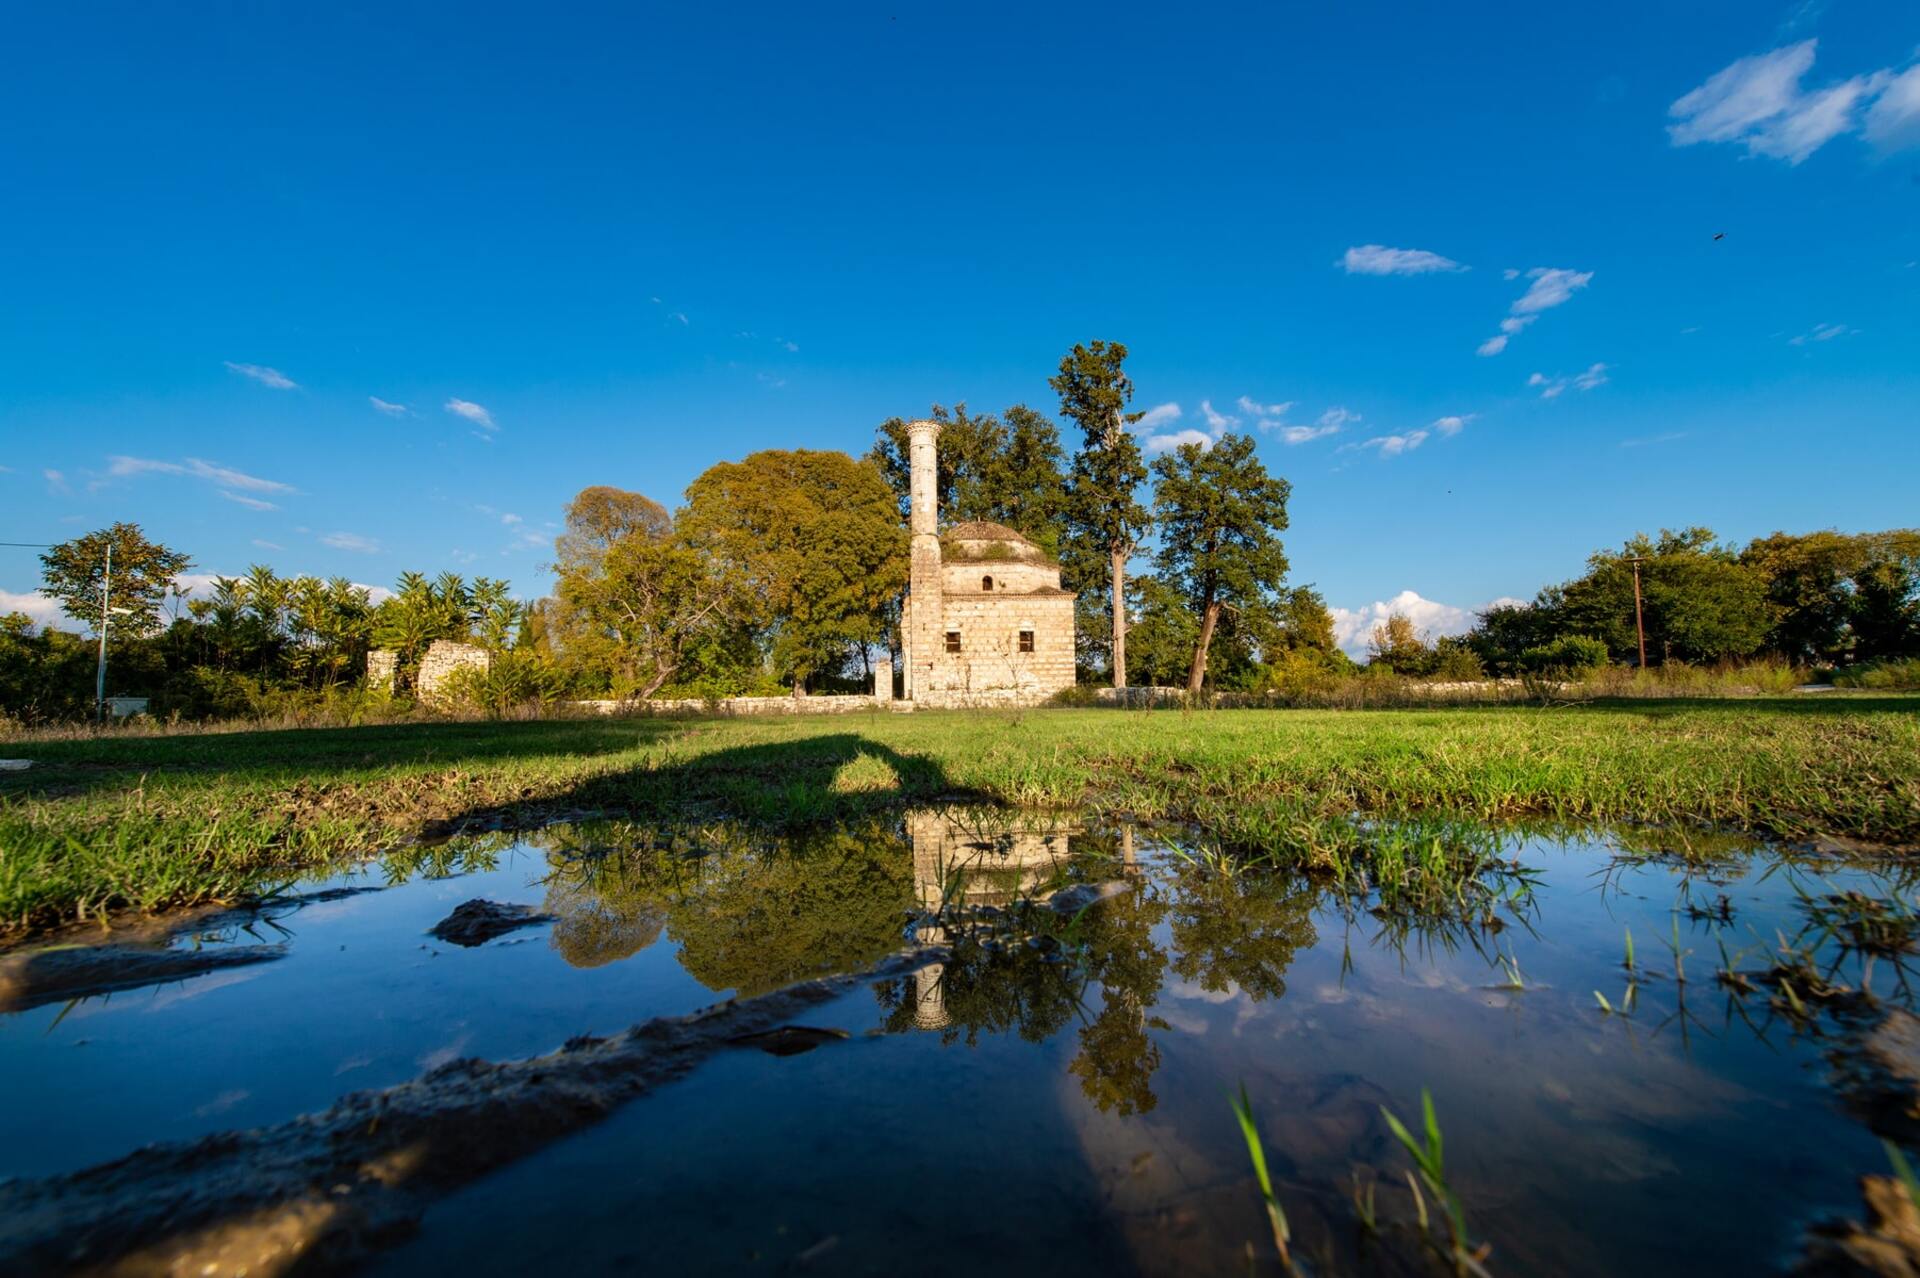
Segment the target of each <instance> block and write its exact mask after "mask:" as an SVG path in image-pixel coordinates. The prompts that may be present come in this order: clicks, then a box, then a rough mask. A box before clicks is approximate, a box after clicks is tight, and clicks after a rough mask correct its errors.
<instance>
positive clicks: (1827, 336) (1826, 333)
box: [1787, 324, 1860, 346]
mask: <svg viewBox="0 0 1920 1278" xmlns="http://www.w3.org/2000/svg"><path fill="white" fill-rule="evenodd" d="M1859 331H1860V330H1859V329H1857V328H1848V327H1847V326H1846V325H1845V324H1815V325H1814V326H1813V327H1812V328H1811V329H1810V330H1808V331H1807V332H1804V333H1802V334H1800V336H1798V337H1789V338H1788V339H1787V345H1789V346H1805V345H1806V344H1807V343H1808V342H1831V341H1832V340H1833V339H1834V338H1836V337H1850V336H1852V335H1853V334H1855V333H1857V332H1859Z"/></svg>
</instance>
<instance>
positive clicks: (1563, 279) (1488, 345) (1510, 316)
mask: <svg viewBox="0 0 1920 1278" xmlns="http://www.w3.org/2000/svg"><path fill="white" fill-rule="evenodd" d="M1518 274H1519V272H1517V271H1514V272H1509V273H1508V275H1507V278H1509V279H1512V278H1514V277H1516V276H1517V275H1518ZM1527 280H1528V284H1527V291H1526V292H1524V293H1522V294H1521V295H1520V296H1519V298H1517V299H1516V300H1515V301H1514V303H1513V305H1512V306H1511V307H1509V308H1508V313H1507V317H1506V318H1505V319H1503V320H1501V321H1500V331H1499V332H1498V333H1497V334H1495V335H1494V336H1492V337H1489V338H1488V339H1487V340H1486V341H1484V342H1482V343H1480V345H1479V346H1477V347H1475V348H1474V354H1476V355H1498V354H1499V353H1500V352H1501V351H1504V350H1505V349H1507V342H1508V341H1509V340H1511V339H1512V338H1513V337H1514V336H1515V335H1516V334H1518V333H1519V332H1520V331H1521V330H1522V329H1524V328H1526V326H1527V325H1529V324H1531V323H1533V322H1534V321H1535V320H1537V319H1539V318H1540V312H1541V311H1550V310H1552V309H1553V308H1554V307H1556V306H1560V305H1563V304H1564V303H1566V302H1567V301H1568V300H1569V299H1570V298H1572V297H1573V295H1574V294H1575V293H1577V292H1579V291H1580V290H1581V289H1583V288H1585V287H1586V286H1587V285H1588V284H1589V283H1591V282H1592V280H1593V272H1592V271H1570V270H1567V269H1565V268H1564V267H1558V266H1536V267H1534V268H1533V269H1532V270H1531V271H1528V272H1527Z"/></svg>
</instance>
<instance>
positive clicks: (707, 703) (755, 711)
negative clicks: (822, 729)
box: [567, 693, 899, 718]
mask: <svg viewBox="0 0 1920 1278" xmlns="http://www.w3.org/2000/svg"><path fill="white" fill-rule="evenodd" d="M567 704H568V705H571V706H573V707H575V708H576V709H579V710H584V711H586V712H587V713H589V714H631V715H656V714H662V715H681V714H710V715H719V716H721V717H723V718H734V717H743V716H750V715H772V714H856V713H858V712H860V711H862V710H873V711H881V710H885V709H888V708H889V705H890V704H899V703H891V702H882V701H879V700H877V699H876V698H874V697H871V696H865V695H862V694H858V693H855V694H852V695H848V696H826V697H713V698H705V697H688V698H686V699H684V700H661V699H657V698H655V699H649V700H646V701H641V700H638V699H630V700H626V701H614V700H606V701H570V702H568V703H567Z"/></svg>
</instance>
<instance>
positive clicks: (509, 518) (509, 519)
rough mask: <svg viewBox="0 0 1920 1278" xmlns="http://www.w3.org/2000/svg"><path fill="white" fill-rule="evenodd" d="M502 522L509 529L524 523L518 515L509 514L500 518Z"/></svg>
mask: <svg viewBox="0 0 1920 1278" xmlns="http://www.w3.org/2000/svg"><path fill="white" fill-rule="evenodd" d="M500 522H501V523H503V524H505V525H506V526H507V527H509V528H511V527H513V526H514V525H515V524H518V523H522V522H524V521H523V520H522V519H521V518H520V516H518V515H513V514H507V515H502V516H500Z"/></svg>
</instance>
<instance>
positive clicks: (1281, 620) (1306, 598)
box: [1266, 586, 1338, 658]
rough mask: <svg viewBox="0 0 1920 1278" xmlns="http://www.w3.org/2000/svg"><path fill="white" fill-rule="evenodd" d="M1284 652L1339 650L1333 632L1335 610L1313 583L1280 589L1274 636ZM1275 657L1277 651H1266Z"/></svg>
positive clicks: (1277, 644)
mask: <svg viewBox="0 0 1920 1278" xmlns="http://www.w3.org/2000/svg"><path fill="white" fill-rule="evenodd" d="M1271 646H1272V647H1274V648H1275V649H1277V650H1278V651H1280V652H1302V651H1306V652H1317V653H1327V654H1331V653H1333V652H1336V651H1338V645H1337V644H1336V643H1335V641H1334V635H1333V613H1331V612H1329V611H1328V610H1327V601H1326V599H1325V597H1323V596H1322V595H1321V594H1320V592H1319V591H1318V590H1315V589H1314V588H1313V587H1312V586H1295V587H1293V589H1291V590H1283V591H1281V592H1280V598H1279V601H1278V603H1277V604H1276V605H1275V608H1274V636H1273V643H1272V645H1271ZM1266 655H1267V656H1268V657H1269V658H1271V657H1272V656H1273V655H1274V654H1273V653H1268V654H1266Z"/></svg>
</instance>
